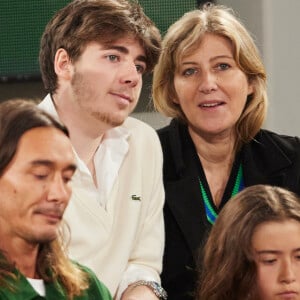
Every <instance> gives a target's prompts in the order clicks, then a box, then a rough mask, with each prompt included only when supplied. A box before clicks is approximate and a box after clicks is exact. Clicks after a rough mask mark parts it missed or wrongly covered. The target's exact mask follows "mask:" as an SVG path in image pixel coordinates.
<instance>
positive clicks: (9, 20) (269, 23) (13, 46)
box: [0, 0, 300, 135]
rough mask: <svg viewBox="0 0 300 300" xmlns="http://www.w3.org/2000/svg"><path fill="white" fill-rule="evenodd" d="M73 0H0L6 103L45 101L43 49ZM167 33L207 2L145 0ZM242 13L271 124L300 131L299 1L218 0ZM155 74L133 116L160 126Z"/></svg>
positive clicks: (0, 80) (1, 80)
mask: <svg viewBox="0 0 300 300" xmlns="http://www.w3.org/2000/svg"><path fill="white" fill-rule="evenodd" d="M68 2H70V1H69V0H26V1H20V0H1V1H0V12H1V14H0V101H5V100H8V99H12V98H16V97H25V98H33V99H42V98H43V97H44V96H45V94H46V93H45V91H44V89H43V85H42V82H41V78H40V73H39V64H38V51H39V41H40V37H41V35H42V32H43V31H44V27H45V25H46V24H47V22H48V21H49V19H50V18H51V16H52V15H53V14H54V12H55V11H56V10H58V9H59V8H61V7H63V6H65V5H66V4H67V3H68ZM139 2H140V4H141V5H142V6H143V8H144V10H145V12H146V14H147V15H148V16H149V17H150V18H151V19H152V20H153V21H154V22H155V23H156V25H157V26H158V28H159V29H160V30H161V33H162V35H164V33H165V32H166V30H167V28H168V26H169V25H170V24H171V23H173V22H174V21H175V20H177V19H178V18H179V17H180V16H181V15H182V14H184V13H185V12H186V11H189V10H191V9H195V8H197V6H198V5H200V4H202V3H204V2H206V1H201V0H198V1H195V0H139ZM214 2H215V3H218V4H224V5H227V6H229V7H231V8H233V10H234V11H235V12H236V14H237V15H238V16H239V18H240V19H241V20H242V21H243V23H244V24H245V25H246V27H247V28H248V29H249V31H250V32H251V33H252V36H253V37H254V39H255V41H256V44H257V46H258V48H259V50H260V53H261V56H262V59H263V61H264V64H265V66H266V69H267V74H268V95H269V100H270V101H269V111H268V117H267V121H266V123H265V126H264V127H265V128H267V129H270V130H274V131H276V132H278V133H283V134H289V135H300V117H299V111H300V97H299V95H300V82H299V81H300V54H299V53H300V34H299V28H300V26H299V24H300V20H299V12H300V1H299V0H285V1H282V0H216V1H214ZM150 91H151V76H145V78H144V85H143V90H142V95H141V98H140V101H139V103H138V106H137V108H136V110H135V111H134V113H133V115H134V116H135V117H137V118H139V119H142V120H143V121H145V122H147V123H149V124H150V125H151V126H153V127H154V128H160V127H162V126H164V125H165V124H167V123H168V122H169V120H168V119H167V118H165V117H163V116H161V115H160V114H158V113H155V112H153V110H152V106H151V99H150Z"/></svg>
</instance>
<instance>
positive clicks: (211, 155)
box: [189, 129, 235, 207]
mask: <svg viewBox="0 0 300 300" xmlns="http://www.w3.org/2000/svg"><path fill="white" fill-rule="evenodd" d="M189 132H190V135H191V138H192V140H193V142H194V145H195V148H196V151H197V153H198V156H199V159H200V161H201V164H202V167H203V171H204V173H205V176H206V180H207V183H208V185H209V188H210V192H211V195H212V198H213V201H214V203H215V205H216V206H217V207H218V206H219V205H220V203H221V201H222V197H223V194H224V191H225V188H226V184H227V182H228V179H229V176H230V172H231V169H232V164H233V161H234V158H235V138H234V135H233V134H232V133H229V134H223V135H218V136H205V137H203V136H201V135H200V134H197V133H195V132H194V131H193V130H191V129H189Z"/></svg>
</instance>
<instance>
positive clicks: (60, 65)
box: [54, 48, 72, 80]
mask: <svg viewBox="0 0 300 300" xmlns="http://www.w3.org/2000/svg"><path fill="white" fill-rule="evenodd" d="M54 70H55V73H56V75H57V76H58V77H60V78H63V79H65V80H69V79H71V78H72V63H71V60H70V57H69V55H68V53H67V51H66V50H65V49H63V48H59V49H58V50H57V51H56V54H55V58H54Z"/></svg>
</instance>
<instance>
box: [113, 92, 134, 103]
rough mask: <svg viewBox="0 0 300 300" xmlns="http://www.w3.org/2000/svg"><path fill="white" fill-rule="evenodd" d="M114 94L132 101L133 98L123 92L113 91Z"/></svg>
mask: <svg viewBox="0 0 300 300" xmlns="http://www.w3.org/2000/svg"><path fill="white" fill-rule="evenodd" d="M111 94H112V95H114V96H118V97H120V98H123V99H125V100H127V101H128V102H132V99H131V97H130V96H128V95H126V94H121V93H111Z"/></svg>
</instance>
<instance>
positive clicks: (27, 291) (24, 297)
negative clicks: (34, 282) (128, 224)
mask: <svg viewBox="0 0 300 300" xmlns="http://www.w3.org/2000/svg"><path fill="white" fill-rule="evenodd" d="M80 267H81V268H82V269H83V270H84V271H85V272H87V273H88V274H89V278H90V285H89V287H88V289H87V290H85V291H84V293H83V294H82V295H81V296H77V297H74V299H73V300H112V297H111V295H110V293H109V291H108V289H107V288H106V287H105V286H104V284H103V283H101V282H100V281H99V280H98V279H97V277H96V275H95V274H94V273H93V272H92V271H91V270H90V269H88V268H86V267H82V266H80ZM16 275H17V276H18V280H17V281H13V280H12V279H9V282H11V283H12V284H13V286H14V287H15V290H14V291H11V290H9V289H7V288H6V287H0V299H1V300H38V299H47V300H60V299H67V297H66V295H65V293H64V289H63V288H62V286H61V285H60V284H59V283H58V282H55V283H54V282H51V283H45V287H46V297H42V296H40V295H39V294H38V293H37V292H36V291H35V290H34V289H33V287H32V286H31V284H30V283H29V282H28V281H27V279H26V277H25V276H23V275H22V274H21V273H20V272H18V271H17V270H16Z"/></svg>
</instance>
